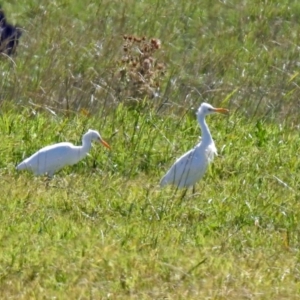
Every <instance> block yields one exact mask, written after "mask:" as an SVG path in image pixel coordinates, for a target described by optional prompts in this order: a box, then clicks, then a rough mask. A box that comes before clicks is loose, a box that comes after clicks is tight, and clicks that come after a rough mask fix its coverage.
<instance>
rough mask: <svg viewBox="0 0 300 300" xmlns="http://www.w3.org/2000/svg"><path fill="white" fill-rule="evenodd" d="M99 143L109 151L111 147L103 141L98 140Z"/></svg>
mask: <svg viewBox="0 0 300 300" xmlns="http://www.w3.org/2000/svg"><path fill="white" fill-rule="evenodd" d="M99 142H100V143H101V144H102V145H103V146H104V147H106V148H108V149H111V147H110V146H109V145H108V143H106V142H105V141H104V140H102V139H100V140H99Z"/></svg>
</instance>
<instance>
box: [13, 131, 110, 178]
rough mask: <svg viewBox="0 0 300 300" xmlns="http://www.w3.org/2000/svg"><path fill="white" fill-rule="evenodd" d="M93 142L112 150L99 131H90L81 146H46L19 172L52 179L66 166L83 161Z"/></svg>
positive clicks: (23, 163) (27, 161)
mask: <svg viewBox="0 0 300 300" xmlns="http://www.w3.org/2000/svg"><path fill="white" fill-rule="evenodd" d="M93 140H98V141H99V142H100V143H102V144H103V145H104V146H105V147H106V148H109V149H110V146H109V144H108V143H107V142H105V141H104V140H103V139H102V137H101V135H100V134H99V132H98V131H96V130H91V129H89V130H88V132H87V133H85V134H84V135H83V137H82V145H81V146H74V145H73V144H72V143H66V142H63V143H58V144H54V145H51V146H46V147H44V148H42V149H40V150H39V151H38V152H36V153H34V154H33V155H32V156H30V157H28V158H26V159H25V160H24V161H22V162H21V163H20V164H19V165H18V166H17V170H31V171H32V172H33V173H34V174H35V175H43V174H47V175H48V177H52V176H53V174H54V173H55V172H56V171H58V170H60V169H61V168H63V167H64V166H67V165H74V164H76V163H77V162H79V161H80V160H81V159H83V158H84V157H85V156H86V155H87V153H88V152H89V150H90V149H91V146H92V141H93Z"/></svg>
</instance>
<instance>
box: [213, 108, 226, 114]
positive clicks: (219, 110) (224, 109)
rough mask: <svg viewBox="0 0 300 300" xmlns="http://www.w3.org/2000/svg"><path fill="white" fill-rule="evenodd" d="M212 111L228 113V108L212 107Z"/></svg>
mask: <svg viewBox="0 0 300 300" xmlns="http://www.w3.org/2000/svg"><path fill="white" fill-rule="evenodd" d="M214 112H217V113H221V114H228V112H229V110H228V109H226V108H214Z"/></svg>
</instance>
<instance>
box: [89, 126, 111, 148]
mask: <svg viewBox="0 0 300 300" xmlns="http://www.w3.org/2000/svg"><path fill="white" fill-rule="evenodd" d="M83 139H85V140H89V141H95V140H96V141H99V142H100V143H101V144H102V145H103V146H105V147H106V148H108V149H110V146H109V144H108V143H107V142H105V141H104V140H103V139H102V137H101V135H100V133H99V132H98V131H97V130H92V129H89V130H88V132H87V133H86V134H85V135H84V136H83Z"/></svg>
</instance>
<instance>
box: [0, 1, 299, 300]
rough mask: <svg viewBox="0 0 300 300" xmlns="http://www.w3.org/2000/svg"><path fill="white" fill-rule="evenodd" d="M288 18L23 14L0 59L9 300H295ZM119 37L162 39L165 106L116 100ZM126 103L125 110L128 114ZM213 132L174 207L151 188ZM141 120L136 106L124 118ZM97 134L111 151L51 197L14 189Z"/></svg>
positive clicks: (229, 13) (27, 4)
mask: <svg viewBox="0 0 300 300" xmlns="http://www.w3.org/2000/svg"><path fill="white" fill-rule="evenodd" d="M299 8H300V5H299V4H298V2H297V1H296V0H295V1H281V2H280V3H275V2H272V1H265V2H261V1H246V2H245V1H244V2H240V1H231V2H228V1H227V2H225V4H224V3H222V2H221V1H217V2H211V1H202V3H201V5H200V4H197V3H196V2H195V3H194V2H193V1H190V2H184V1H173V2H166V1H146V2H145V1H125V2H122V3H120V2H119V1H102V2H101V3H100V2H99V4H98V3H97V2H96V1H90V2H84V1H62V0H59V1H54V2H50V3H49V2H48V1H34V0H26V1H23V3H22V5H21V4H18V3H17V1H11V2H10V3H9V4H8V3H7V4H5V6H4V9H5V11H6V13H7V15H8V16H9V17H8V18H9V20H11V21H12V22H17V23H19V24H21V25H22V26H23V27H24V28H25V32H24V35H23V36H22V39H21V43H20V46H19V48H18V55H17V56H15V57H13V58H12V59H13V60H11V59H9V58H7V57H5V56H3V57H1V60H0V72H1V76H2V77H1V78H2V80H1V82H0V101H1V102H0V105H1V106H0V137H1V144H0V153H1V155H0V186H1V196H2V197H1V200H0V206H1V209H0V220H1V223H0V245H1V251H0V294H1V298H3V299H50V298H57V299H299V298H300V297H299V296H298V295H299V294H300V283H299V282H300V264H299V247H300V227H299V220H300V202H299V200H300V197H299V184H300V182H299V181H300V179H299V170H300V162H299V158H298V152H299V142H298V140H299V128H298V127H299V125H298V122H299V121H298V118H299V112H298V108H299V107H298V106H299V105H298V102H299V101H298V95H299V88H298V86H299V84H300V83H299V73H298V72H299V70H298V69H299V68H298V61H299V51H298V44H297V43H298V36H299V26H298V17H299V16H298V15H299V13H298V11H299ZM123 34H137V35H139V36H143V35H145V36H147V37H149V38H152V37H155V38H159V39H160V40H161V42H162V48H161V49H160V50H159V51H157V53H156V58H157V60H158V61H161V62H163V63H164V64H165V65H166V74H165V76H164V77H162V78H161V82H160V92H159V97H157V98H152V99H148V98H147V97H145V98H144V99H129V98H128V97H127V98H126V97H125V96H124V95H125V94H122V93H120V91H118V86H120V85H122V84H123V88H124V89H126V88H128V86H126V84H124V82H122V81H121V80H120V77H119V75H118V74H119V71H120V68H121V63H120V62H121V59H122V44H123V39H122V35H123ZM132 100H133V101H132ZM203 101H207V102H209V103H211V104H214V105H215V106H223V107H227V108H229V109H230V114H229V115H228V116H221V115H214V116H209V117H207V123H208V124H209V127H210V130H211V132H212V134H213V137H214V140H215V143H216V146H217V148H218V152H219V156H218V157H216V159H215V161H214V163H213V164H212V165H211V167H210V169H209V170H208V172H207V173H206V175H205V177H204V178H203V179H202V180H201V181H200V182H199V183H198V184H197V186H196V193H195V194H192V193H191V191H188V193H187V196H186V197H185V199H184V200H183V201H181V200H180V191H176V189H174V188H171V187H167V188H165V189H160V188H159V181H160V178H161V177H162V176H163V175H164V173H165V172H166V171H167V169H168V168H169V167H170V166H171V165H172V164H173V162H174V160H175V159H176V158H177V157H179V156H180V155H181V154H183V153H184V152H185V151H187V150H189V149H191V148H192V147H193V146H194V145H195V144H196V143H197V142H198V140H199V135H200V130H199V126H198V124H197V122H196V117H195V111H196V109H197V108H198V106H199V104H200V103H201V102H203ZM133 103H135V104H133ZM89 128H91V129H96V130H99V132H100V133H101V135H102V137H103V138H104V139H105V140H106V141H107V142H109V144H110V145H111V147H112V150H111V151H108V150H106V149H105V148H104V147H102V146H100V145H98V144H97V145H96V144H95V145H94V146H93V148H92V150H91V152H90V154H89V156H88V157H86V158H85V159H84V160H82V161H81V162H80V163H78V164H77V165H74V166H71V167H66V168H64V169H62V170H61V171H60V172H58V173H57V174H56V176H55V177H54V178H53V180H51V181H50V183H48V182H47V181H46V179H45V178H44V177H34V176H33V175H32V174H30V173H28V172H16V170H15V166H16V164H17V163H19V162H20V161H22V159H24V158H25V157H28V156H29V155H31V154H32V153H34V152H35V151H37V150H38V149H40V148H41V147H43V146H45V145H49V144H53V143H56V142H60V141H70V142H73V143H75V144H80V143H81V137H82V134H83V133H84V132H86V131H87V129H89Z"/></svg>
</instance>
